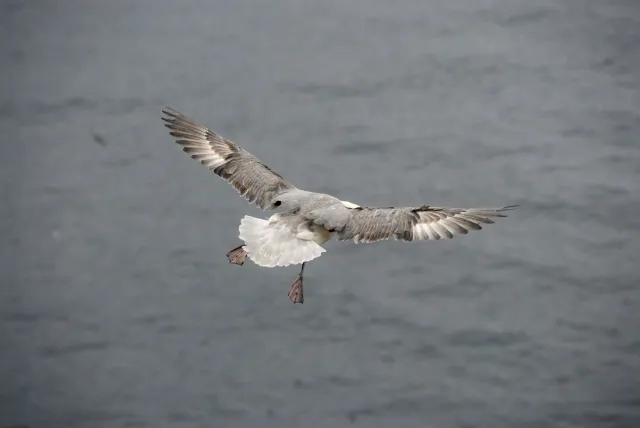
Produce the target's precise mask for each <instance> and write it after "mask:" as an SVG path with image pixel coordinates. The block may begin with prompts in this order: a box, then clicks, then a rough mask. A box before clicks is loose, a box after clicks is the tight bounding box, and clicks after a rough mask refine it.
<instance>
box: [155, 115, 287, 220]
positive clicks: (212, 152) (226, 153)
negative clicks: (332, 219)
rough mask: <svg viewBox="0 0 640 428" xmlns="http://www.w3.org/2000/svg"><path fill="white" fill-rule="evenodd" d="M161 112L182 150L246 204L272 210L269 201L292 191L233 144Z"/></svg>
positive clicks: (190, 122)
mask: <svg viewBox="0 0 640 428" xmlns="http://www.w3.org/2000/svg"><path fill="white" fill-rule="evenodd" d="M162 112H163V113H164V114H165V115H166V116H167V117H163V118H162V120H164V121H165V122H167V123H165V126H166V127H167V128H169V129H170V130H171V132H170V134H171V135H172V136H173V137H175V138H176V143H178V144H180V145H181V146H182V147H183V149H182V150H184V151H185V152H186V153H188V154H189V155H191V158H192V159H195V160H197V161H199V162H200V163H201V164H203V165H204V166H206V167H207V168H209V169H210V170H212V171H213V172H214V173H216V174H217V175H219V176H220V177H222V178H223V179H225V180H226V181H227V182H229V183H231V185H232V186H233V187H234V188H235V189H236V191H237V192H238V193H240V194H241V195H242V196H244V197H245V198H246V199H247V200H248V201H249V202H251V203H255V204H256V205H258V206H259V207H260V208H262V209H263V210H266V209H273V208H275V207H271V206H270V204H271V201H272V200H273V198H275V197H276V196H277V195H279V194H281V193H283V192H285V191H288V190H295V189H296V187H295V186H293V184H291V183H289V182H288V181H287V180H285V179H284V178H283V177H282V176H280V175H279V174H277V173H276V172H274V171H272V170H271V169H270V168H269V167H268V166H266V165H265V164H264V163H262V161H260V159H258V158H257V157H255V156H253V155H252V154H251V153H249V152H248V151H246V150H244V149H242V148H241V147H240V146H238V145H237V144H235V143H233V142H231V141H229V140H227V139H226V138H224V137H223V136H221V135H218V134H216V133H215V132H213V131H211V130H210V129H208V128H207V127H205V126H203V125H200V124H198V123H196V122H195V121H193V120H191V119H190V118H188V117H186V116H184V115H183V114H181V113H179V112H177V111H176V110H173V109H171V108H169V107H166V108H165V109H164V110H162Z"/></svg>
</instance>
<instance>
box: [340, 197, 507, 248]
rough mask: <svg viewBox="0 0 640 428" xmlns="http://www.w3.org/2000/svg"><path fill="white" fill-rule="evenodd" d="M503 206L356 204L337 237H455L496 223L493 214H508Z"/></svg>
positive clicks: (370, 239)
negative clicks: (381, 205) (398, 206)
mask: <svg viewBox="0 0 640 428" xmlns="http://www.w3.org/2000/svg"><path fill="white" fill-rule="evenodd" d="M516 207H517V205H511V206H507V207H502V208H468V209H464V208H440V207H430V206H426V205H425V206H422V207H419V208H360V207H358V208H352V209H351V210H350V211H351V215H350V218H349V220H348V222H347V224H346V226H345V227H344V228H343V229H342V230H340V231H338V233H337V236H336V237H337V239H338V240H341V241H346V240H353V241H354V242H355V243H359V242H361V243H370V242H376V241H382V240H385V239H396V240H401V241H418V240H427V239H431V240H440V239H452V238H454V237H455V236H459V235H466V234H467V233H469V231H470V230H480V229H482V225H483V224H492V223H494V221H493V220H492V218H493V217H506V216H507V215H506V214H504V212H505V211H509V210H512V209H515V208H516Z"/></svg>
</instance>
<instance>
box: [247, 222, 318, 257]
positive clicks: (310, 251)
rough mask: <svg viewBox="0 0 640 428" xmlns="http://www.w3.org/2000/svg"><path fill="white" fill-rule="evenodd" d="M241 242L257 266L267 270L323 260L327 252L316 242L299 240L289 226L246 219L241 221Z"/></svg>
mask: <svg viewBox="0 0 640 428" xmlns="http://www.w3.org/2000/svg"><path fill="white" fill-rule="evenodd" d="M239 231H240V239H242V240H243V241H244V243H245V245H244V249H245V251H246V252H247V255H248V256H249V258H250V259H251V260H253V262H254V263H256V264H257V265H259V266H263V267H275V266H288V265H296V264H300V263H303V262H308V261H309V260H313V259H315V258H316V257H319V256H320V255H321V254H322V253H324V252H325V249H324V248H322V247H321V246H320V245H318V244H316V243H315V242H313V241H308V240H303V239H299V238H298V237H297V232H295V231H292V230H291V228H290V227H289V225H287V224H284V223H278V222H277V221H276V222H273V223H271V224H269V221H268V220H263V219H259V218H255V217H250V216H244V217H243V218H242V220H241V221H240V228H239Z"/></svg>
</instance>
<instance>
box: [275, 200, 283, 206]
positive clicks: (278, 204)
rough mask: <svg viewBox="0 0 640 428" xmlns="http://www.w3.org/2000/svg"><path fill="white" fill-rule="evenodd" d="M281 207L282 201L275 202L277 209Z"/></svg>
mask: <svg viewBox="0 0 640 428" xmlns="http://www.w3.org/2000/svg"><path fill="white" fill-rule="evenodd" d="M280 205H282V202H280V201H275V202H274V203H273V206H275V207H279V206H280Z"/></svg>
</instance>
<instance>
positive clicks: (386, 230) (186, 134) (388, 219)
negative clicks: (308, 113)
mask: <svg viewBox="0 0 640 428" xmlns="http://www.w3.org/2000/svg"><path fill="white" fill-rule="evenodd" d="M162 112H163V113H164V114H165V117H163V118H162V120H164V121H165V122H166V123H165V126H166V127H167V128H169V129H170V130H171V132H170V134H171V135H172V136H173V137H174V138H175V139H176V143H178V144H179V145H181V146H182V150H183V151H185V152H186V153H188V154H189V155H190V156H191V158H192V159H195V160H197V161H199V162H200V163H201V164H202V165H204V166H206V167H207V168H209V170H211V171H213V172H214V173H215V174H217V175H219V176H220V177H222V178H223V179H225V180H226V181H227V182H229V183H230V184H231V185H232V186H233V187H234V188H235V189H236V191H237V192H238V193H239V194H241V195H242V196H244V197H245V198H246V199H247V201H249V202H250V203H255V204H256V205H257V206H258V207H260V208H261V209H262V210H263V211H270V210H276V209H280V210H282V211H283V212H280V213H277V214H274V215H272V216H271V217H269V218H268V219H266V220H265V219H261V218H256V217H251V216H244V218H242V220H241V221H240V227H239V232H240V234H239V237H240V239H241V240H242V241H243V242H244V245H240V246H238V247H236V248H234V249H232V250H231V251H229V252H228V253H227V258H228V259H229V262H230V263H233V264H236V265H240V266H241V265H243V264H244V261H245V259H246V258H247V257H249V259H250V260H252V261H253V262H254V263H256V264H257V265H258V266H263V267H276V266H289V265H298V264H302V266H301V268H300V273H299V274H298V278H297V279H296V280H295V281H294V282H293V284H291V287H290V289H289V298H290V299H291V301H292V302H293V303H304V294H303V288H302V275H303V272H304V267H305V264H306V263H307V262H309V261H310V260H313V259H315V258H317V257H320V255H321V254H322V253H324V252H325V249H324V248H323V247H322V245H323V244H324V243H325V242H327V241H328V240H329V239H331V238H332V237H335V238H336V239H338V240H340V241H353V242H355V243H370V242H376V241H382V240H386V239H395V240H401V241H423V240H436V241H437V240H440V239H452V238H453V237H455V236H458V235H466V234H467V233H468V232H469V231H470V230H480V229H482V225H484V224H491V223H493V220H492V218H495V217H506V214H504V212H505V211H509V210H512V209H514V208H516V207H517V205H511V206H506V207H502V208H443V207H433V206H429V205H422V206H419V207H403V208H396V207H389V208H369V207H362V206H359V205H356V204H352V203H351V202H347V201H341V200H340V199H338V198H335V197H333V196H331V195H326V194H323V193H315V192H310V191H307V190H302V189H298V188H297V187H295V186H294V185H293V184H291V183H290V182H289V181H287V180H286V179H284V178H283V177H282V176H281V175H280V174H278V173H276V172H274V171H273V170H271V168H269V167H268V166H267V165H265V164H264V163H263V162H262V161H260V159H258V158H256V157H255V156H253V155H252V154H251V153H249V152H248V151H246V150H244V149H242V148H241V147H240V146H238V145H237V144H235V143H233V142H232V141H229V140H227V139H226V138H224V137H223V136H221V135H219V134H216V133H215V132H213V131H212V130H210V129H209V128H207V127H205V126H203V125H200V124H199V123H197V122H195V121H194V120H192V119H190V118H188V117H186V116H184V115H183V114H181V113H179V112H177V111H176V110H174V109H172V108H169V107H165V109H164V110H162Z"/></svg>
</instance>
